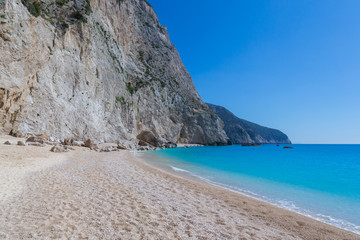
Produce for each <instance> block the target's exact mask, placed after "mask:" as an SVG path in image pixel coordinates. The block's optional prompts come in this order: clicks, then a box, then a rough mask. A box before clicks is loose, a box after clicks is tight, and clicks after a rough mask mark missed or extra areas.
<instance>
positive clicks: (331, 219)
mask: <svg viewBox="0 0 360 240" xmlns="http://www.w3.org/2000/svg"><path fill="white" fill-rule="evenodd" d="M292 146H293V147H294V148H293V149H284V148H283V145H280V146H279V147H278V146H276V145H263V146H260V147H242V146H239V145H236V146H227V147H192V148H176V149H166V150H160V151H155V152H148V153H146V154H145V158H146V159H147V161H151V162H152V163H155V164H157V165H160V166H162V167H165V168H171V169H173V170H175V171H179V172H182V173H184V174H189V175H192V176H195V177H198V178H200V179H202V180H204V181H207V182H209V183H211V184H214V185H218V186H221V187H224V188H227V189H230V190H232V191H237V192H239V193H242V194H245V195H247V196H250V197H254V198H257V199H260V200H263V201H266V202H269V203H271V204H274V205H277V206H279V207H282V208H286V209H289V210H291V211H295V212H298V213H301V214H303V215H306V216H310V217H312V218H315V219H317V220H320V221H322V222H326V223H329V224H332V225H335V226H338V227H340V228H343V229H346V230H350V231H353V232H355V233H359V234H360V145H296V144H295V145H292Z"/></svg>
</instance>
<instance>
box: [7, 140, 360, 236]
mask: <svg viewBox="0 0 360 240" xmlns="http://www.w3.org/2000/svg"><path fill="white" fill-rule="evenodd" d="M6 138H8V137H6ZM3 140H4V138H1V137H0V239H357V240H359V239H360V236H359V235H355V234H353V233H350V232H346V231H343V230H341V229H338V228H335V227H332V226H329V225H327V224H324V223H320V222H318V221H315V220H312V219H310V218H307V217H304V216H301V215H298V214H296V213H292V212H289V211H286V210H283V209H280V208H277V207H274V206H271V205H269V204H266V203H263V202H261V201H257V200H254V199H251V198H248V197H245V196H242V195H239V194H236V193H232V192H230V191H227V190H224V189H221V188H217V187H214V186H210V185H208V184H205V183H201V182H197V181H193V180H190V179H185V178H183V177H181V176H176V175H174V174H172V173H169V172H165V171H163V170H161V169H157V168H155V167H153V166H149V165H148V164H146V163H144V162H142V161H141V160H139V159H137V158H135V157H134V156H133V154H132V153H131V152H129V151H122V152H112V153H96V152H90V151H89V150H87V149H85V148H76V151H73V152H70V153H61V154H55V153H51V152H49V150H50V147H44V148H42V147H30V146H26V147H20V146H5V145H3V142H4V141H3ZM16 141H17V139H16Z"/></svg>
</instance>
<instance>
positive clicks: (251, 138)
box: [207, 103, 291, 144]
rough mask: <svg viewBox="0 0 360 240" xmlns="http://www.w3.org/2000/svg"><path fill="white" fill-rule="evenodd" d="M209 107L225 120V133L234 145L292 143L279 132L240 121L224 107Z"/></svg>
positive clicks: (211, 105) (210, 105)
mask: <svg viewBox="0 0 360 240" xmlns="http://www.w3.org/2000/svg"><path fill="white" fill-rule="evenodd" d="M207 105H208V106H209V108H210V109H211V110H212V111H213V112H214V113H216V114H217V115H218V116H219V117H220V118H221V120H223V122H224V125H225V126H224V129H225V132H226V134H227V136H228V138H229V140H230V142H231V143H232V144H243V143H244V144H252V143H265V144H266V143H285V144H287V143H291V141H290V139H289V138H288V136H286V135H285V134H284V133H282V132H281V131H279V130H276V129H271V128H267V127H263V126H260V125H258V124H255V123H252V122H249V121H246V120H243V119H240V118H238V117H236V116H235V115H234V114H233V113H232V112H230V111H229V110H227V109H226V108H224V107H221V106H217V105H213V104H209V103H208V104H207Z"/></svg>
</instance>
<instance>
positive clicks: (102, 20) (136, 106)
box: [0, 0, 227, 145]
mask: <svg viewBox="0 0 360 240" xmlns="http://www.w3.org/2000/svg"><path fill="white" fill-rule="evenodd" d="M0 8H1V9H0V56H1V58H0V129H1V131H3V132H6V133H8V132H12V133H14V134H17V135H22V134H26V133H47V134H48V135H51V136H54V137H57V138H69V137H75V138H80V139H85V138H92V139H95V140H98V141H116V140H119V139H131V138H134V137H135V136H137V135H138V134H139V133H140V132H141V131H142V130H149V131H152V132H153V133H154V134H155V135H156V136H157V137H159V138H160V139H162V140H165V141H172V142H183V143H201V144H211V145H222V144H225V143H226V140H227V137H226V134H225V132H224V130H223V123H222V121H221V120H220V118H219V117H218V116H217V115H216V114H214V113H213V112H212V111H211V110H209V108H208V106H207V105H206V104H204V103H203V102H202V100H201V98H200V96H199V94H198V93H197V91H196V89H195V87H194V84H193V82H192V79H191V76H190V75H189V73H188V72H187V70H186V69H185V67H184V65H183V63H182V62H181V59H180V57H179V54H178V52H177V50H176V49H175V47H174V45H173V44H172V43H171V42H170V39H169V35H168V32H167V29H166V27H164V26H162V25H161V24H160V23H159V20H158V18H157V15H156V14H155V12H154V10H153V8H152V7H151V6H150V4H149V3H147V2H146V1H145V0H2V3H1V5H0Z"/></svg>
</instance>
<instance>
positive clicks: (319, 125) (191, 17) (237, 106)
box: [149, 0, 360, 144]
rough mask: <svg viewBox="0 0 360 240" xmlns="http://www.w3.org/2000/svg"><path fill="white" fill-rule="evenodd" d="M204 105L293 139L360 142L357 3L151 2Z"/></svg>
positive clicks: (355, 0) (359, 17)
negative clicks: (274, 129) (218, 107)
mask: <svg viewBox="0 0 360 240" xmlns="http://www.w3.org/2000/svg"><path fill="white" fill-rule="evenodd" d="M149 2H150V4H151V5H152V6H153V7H154V9H155V11H156V13H157V14H158V16H159V19H160V23H161V24H162V25H165V26H166V27H167V28H168V31H169V34H170V39H171V41H172V42H173V43H174V45H175V47H176V48H177V50H178V51H179V53H180V56H181V59H182V61H183V63H184V64H185V66H186V68H187V70H188V71H189V72H190V74H191V75H192V77H193V81H194V83H195V86H196V88H197V90H198V92H199V94H200V95H201V97H202V98H203V100H204V101H205V102H209V103H213V104H217V105H221V106H224V107H226V108H228V109H229V110H230V111H232V112H233V113H234V114H235V115H237V116H238V117H240V118H243V119H246V120H249V121H252V122H255V123H258V124H261V125H263V126H267V127H271V128H276V129H279V130H281V131H283V132H284V133H286V134H287V135H288V136H289V138H290V139H291V140H292V141H293V143H326V144H332V143H339V144H346V143H350V144H360V14H359V9H360V1H359V0H346V1H344V0H316V1H313V0H311V1H310V0H272V1H270V0H267V1H265V0H262V1H260V0H246V1H245V0H227V1H218V0H217V1H215V0H196V1H195V0H181V1H180V0H177V1H175V0H149Z"/></svg>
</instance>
